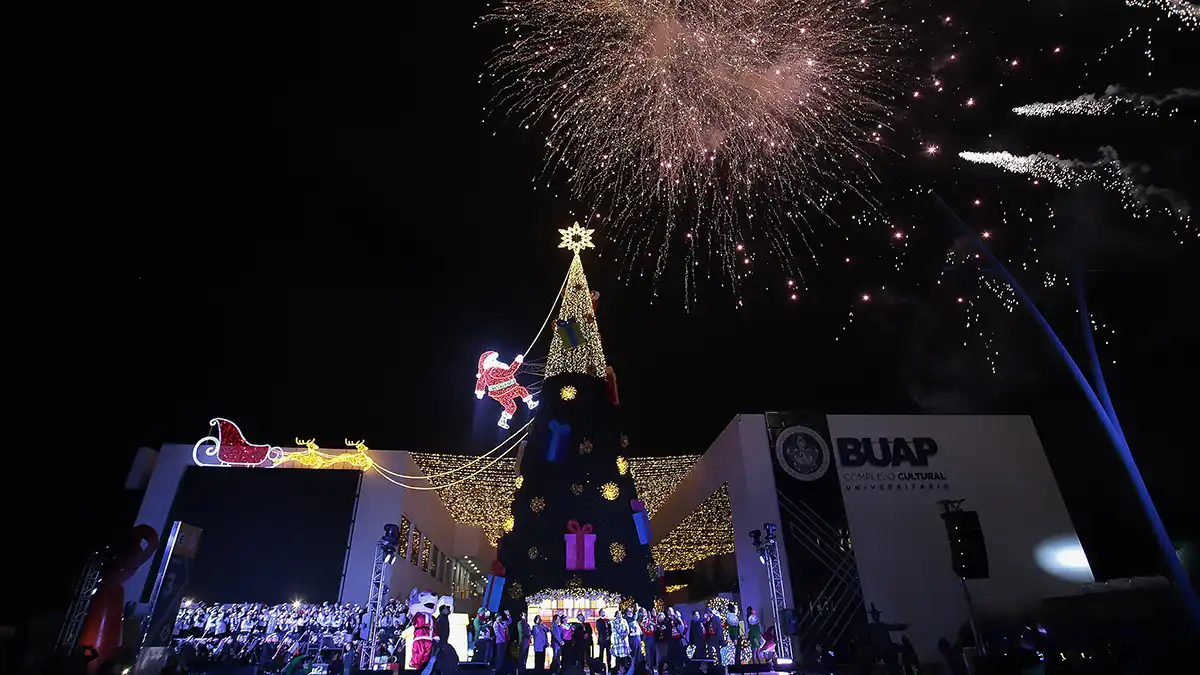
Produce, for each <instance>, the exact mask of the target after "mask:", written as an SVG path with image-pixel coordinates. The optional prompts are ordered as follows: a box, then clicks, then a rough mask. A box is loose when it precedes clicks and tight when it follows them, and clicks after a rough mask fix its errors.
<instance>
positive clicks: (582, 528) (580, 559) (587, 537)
mask: <svg viewBox="0 0 1200 675" xmlns="http://www.w3.org/2000/svg"><path fill="white" fill-rule="evenodd" d="M563 541H564V542H565V543H566V545H567V569H569V570H594V569H596V535H594V534H592V526H591V525H580V524H579V521H578V520H572V521H569V522H568V523H567V534H564V535H563Z"/></svg>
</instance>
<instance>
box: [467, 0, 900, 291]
mask: <svg viewBox="0 0 1200 675" xmlns="http://www.w3.org/2000/svg"><path fill="white" fill-rule="evenodd" d="M484 23H495V24H499V25H502V26H504V29H505V34H506V38H507V39H506V41H505V42H504V44H502V45H501V46H500V47H499V48H498V49H497V51H496V52H495V53H494V55H493V57H492V59H491V61H490V62H489V68H488V72H489V74H490V75H491V76H492V77H493V78H494V85H495V87H496V91H497V93H496V97H495V106H496V107H497V108H499V109H502V110H504V111H505V112H507V113H508V114H509V115H510V116H512V117H516V118H517V119H519V121H520V124H521V125H522V126H523V127H526V128H532V127H535V125H538V124H539V123H540V124H541V125H542V126H541V127H538V128H539V130H541V129H545V131H546V147H547V152H548V158H547V169H548V171H549V172H555V171H560V172H563V173H565V174H566V175H567V177H568V180H569V185H570V190H571V194H572V197H574V198H575V199H576V200H578V201H579V202H580V203H581V204H582V205H584V208H587V209H589V210H590V211H592V212H594V213H595V212H601V211H602V212H604V216H605V219H606V224H608V225H609V226H610V227H612V228H614V229H613V232H612V233H611V236H610V238H612V239H615V240H617V241H618V242H621V243H622V244H623V250H624V255H625V256H626V260H628V261H630V262H631V264H640V261H645V260H647V259H648V258H650V257H652V256H653V257H656V267H655V276H656V277H657V276H658V275H659V274H661V272H662V271H663V267H664V265H665V262H666V259H667V255H666V254H667V252H668V248H669V246H670V244H671V239H672V237H671V234H672V231H673V229H674V228H675V227H676V226H678V225H685V226H686V232H684V236H683V237H681V238H680V239H679V241H680V242H681V243H684V244H685V245H686V246H687V247H688V248H689V250H692V247H694V246H695V245H696V244H697V243H700V244H702V245H705V246H707V247H708V248H709V250H710V252H713V253H716V254H717V255H719V256H720V258H721V260H722V261H723V263H724V266H725V269H726V271H727V272H728V276H729V277H730V278H731V280H733V282H734V284H735V286H736V284H737V279H740V278H743V277H744V276H745V275H746V274H747V273H748V266H749V264H750V262H751V261H752V260H753V255H752V254H751V253H750V252H749V251H746V250H744V248H743V246H744V245H745V242H747V241H748V240H749V238H750V236H751V232H752V231H754V230H757V231H759V232H760V233H765V234H766V237H765V238H766V239H767V241H768V242H769V243H770V248H771V249H772V251H773V252H774V253H777V254H782V255H783V256H784V257H785V258H786V257H787V256H788V255H789V253H790V250H791V248H792V246H791V242H790V241H789V237H790V235H791V234H792V231H791V230H790V229H788V228H786V227H784V225H789V224H795V223H797V222H800V221H802V220H803V216H802V214H801V210H800V209H798V208H797V206H803V205H804V204H808V205H810V206H812V207H814V208H815V209H816V210H818V211H819V210H820V209H821V207H822V206H823V205H824V204H826V203H828V201H829V200H830V199H831V198H832V197H839V196H842V195H848V196H854V195H855V194H856V193H857V194H860V185H861V184H862V182H863V179H864V177H866V176H869V175H870V174H869V171H865V170H864V169H865V167H866V156H865V154H864V152H863V147H864V146H869V145H873V144H875V140H874V137H873V136H872V135H871V133H869V132H868V131H867V129H868V128H869V129H870V131H874V132H877V131H878V129H879V128H882V123H883V120H884V117H885V115H884V108H883V104H882V101H883V100H884V99H885V97H886V94H887V90H888V88H887V86H886V83H887V82H888V77H887V76H888V75H889V73H890V72H891V71H892V67H893V66H895V65H896V59H897V55H896V53H895V51H896V50H895V46H896V45H897V43H898V36H899V35H900V34H901V33H900V31H898V30H897V29H896V28H894V27H893V25H892V24H891V23H889V22H887V21H885V20H881V17H880V15H879V14H878V13H877V12H876V11H875V10H874V9H873V8H872V7H871V6H869V5H867V4H866V3H863V2H861V1H860V0H812V1H809V2H795V1H794V0H505V1H504V2H501V3H500V4H499V5H498V6H497V7H496V8H495V9H494V10H493V11H492V12H491V13H490V14H489V15H488V16H486V17H485V18H484ZM751 225H752V226H753V228H754V230H752V229H751ZM801 236H803V233H801ZM654 248H657V249H658V250H657V251H653V250H651V249H654ZM766 248H767V247H766V246H765V245H763V246H760V247H759V249H760V250H759V251H755V253H758V252H766V251H763V250H762V249H766ZM634 261H638V262H634ZM693 264H695V263H693ZM691 267H692V264H689V265H688V268H689V269H690V268H691ZM689 273H690V271H689Z"/></svg>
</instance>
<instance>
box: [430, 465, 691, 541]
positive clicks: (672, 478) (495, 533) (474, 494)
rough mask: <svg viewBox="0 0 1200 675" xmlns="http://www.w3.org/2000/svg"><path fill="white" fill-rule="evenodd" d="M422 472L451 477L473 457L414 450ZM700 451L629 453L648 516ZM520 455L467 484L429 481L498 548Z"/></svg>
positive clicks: (458, 517)
mask: <svg viewBox="0 0 1200 675" xmlns="http://www.w3.org/2000/svg"><path fill="white" fill-rule="evenodd" d="M411 454H412V458H413V461H414V462H415V463H416V464H417V466H418V467H419V468H420V469H421V470H422V471H428V472H429V473H430V474H431V475H437V474H441V475H451V474H455V473H457V472H459V471H461V470H462V467H463V466H465V465H467V464H468V463H470V462H472V461H473V460H474V458H472V457H468V456H463V455H442V454H432V453H416V452H414V453H411ZM699 460H700V455H675V456H671V457H628V458H627V459H626V461H627V462H628V463H629V468H630V471H631V472H632V473H633V482H634V485H635V486H636V487H637V492H638V498H639V499H641V500H642V501H643V502H645V504H646V514H647V515H648V516H650V517H653V516H654V514H655V513H656V512H657V511H658V509H659V508H660V507H661V506H662V505H663V504H664V503H665V502H666V500H667V498H668V497H670V496H671V493H672V492H674V491H675V487H676V486H677V485H679V481H681V480H683V477H684V476H686V475H687V473H688V471H691V469H692V467H693V466H695V465H696V462H697V461H699ZM516 466H517V461H516V458H515V457H512V456H507V455H502V456H501V457H498V458H497V459H496V460H495V461H494V462H493V463H490V464H488V465H487V467H486V468H485V469H484V470H481V471H479V472H478V473H475V474H473V476H472V478H473V480H472V481H471V482H470V483H469V484H467V483H463V482H456V483H455V486H454V489H453V490H446V489H444V488H447V487H450V486H449V485H445V484H442V483H441V482H440V481H439V480H438V479H434V480H431V481H430V483H431V484H433V485H436V486H437V487H438V496H439V497H440V498H441V500H442V503H443V504H444V505H445V507H446V510H447V511H448V512H449V513H450V517H451V518H452V519H453V520H454V522H456V523H461V524H463V525H474V526H475V527H480V528H482V529H483V531H484V532H485V533H486V534H487V537H488V540H489V541H490V542H491V543H492V545H493V546H494V545H495V544H496V542H497V541H498V540H499V539H500V536H501V535H502V534H504V525H505V523H506V522H507V521H508V519H509V518H511V517H512V502H513V496H514V495H515V494H516V491H517V489H518V488H519V486H520V482H521V479H522V477H521V476H516V477H514V476H513V473H514V471H515V470H516Z"/></svg>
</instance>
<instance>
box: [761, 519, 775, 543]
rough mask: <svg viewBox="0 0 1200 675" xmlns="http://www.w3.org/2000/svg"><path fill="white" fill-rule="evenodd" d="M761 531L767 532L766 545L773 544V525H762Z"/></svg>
mask: <svg viewBox="0 0 1200 675" xmlns="http://www.w3.org/2000/svg"><path fill="white" fill-rule="evenodd" d="M763 529H764V530H766V531H767V543H768V544H774V543H775V523H763Z"/></svg>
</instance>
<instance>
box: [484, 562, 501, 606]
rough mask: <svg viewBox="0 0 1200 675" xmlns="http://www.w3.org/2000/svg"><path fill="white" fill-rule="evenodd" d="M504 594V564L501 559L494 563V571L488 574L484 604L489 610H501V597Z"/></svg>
mask: <svg viewBox="0 0 1200 675" xmlns="http://www.w3.org/2000/svg"><path fill="white" fill-rule="evenodd" d="M503 595H504V565H501V564H500V561H499V560H496V561H494V562H493V563H492V573H491V574H489V575H488V578H487V586H485V587H484V590H483V606H484V607H487V609H488V611H489V612H498V611H500V598H501V596H503Z"/></svg>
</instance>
